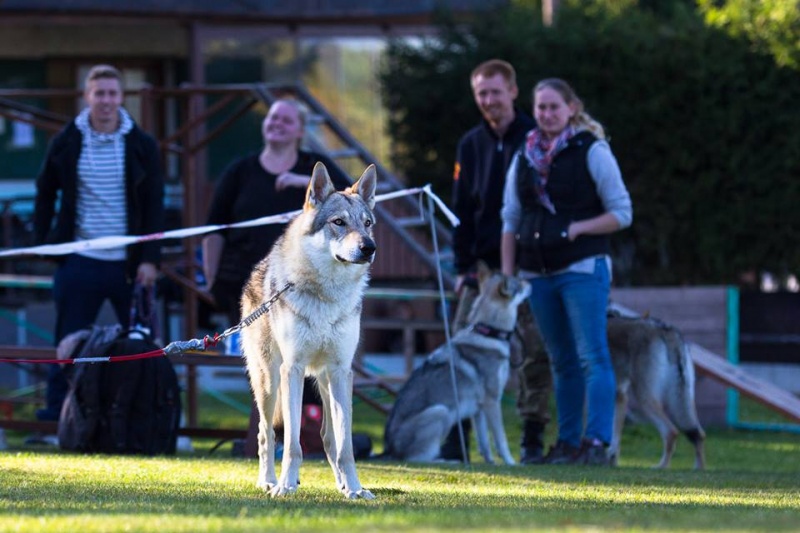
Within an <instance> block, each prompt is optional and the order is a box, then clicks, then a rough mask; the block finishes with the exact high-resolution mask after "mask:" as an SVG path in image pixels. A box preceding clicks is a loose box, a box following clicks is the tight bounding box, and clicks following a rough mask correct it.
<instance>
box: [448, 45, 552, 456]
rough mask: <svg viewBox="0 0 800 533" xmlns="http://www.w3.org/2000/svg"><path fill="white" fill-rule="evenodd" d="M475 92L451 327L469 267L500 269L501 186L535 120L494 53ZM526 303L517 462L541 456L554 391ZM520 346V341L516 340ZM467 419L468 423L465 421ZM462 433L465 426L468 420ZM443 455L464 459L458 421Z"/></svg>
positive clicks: (457, 322)
mask: <svg viewBox="0 0 800 533" xmlns="http://www.w3.org/2000/svg"><path fill="white" fill-rule="evenodd" d="M470 83H471V86H472V94H473V96H474V98H475V103H476V104H477V106H478V109H479V110H480V112H481V115H482V116H483V120H482V121H481V123H480V124H478V125H477V126H475V127H474V128H472V129H471V130H469V131H468V132H467V133H466V134H464V136H463V137H462V138H461V140H460V142H459V143H458V151H457V154H456V162H455V170H454V173H453V179H454V183H453V211H454V213H455V214H456V216H458V218H459V219H460V221H461V223H460V224H459V226H457V227H456V228H455V230H454V232H453V251H454V253H455V268H456V273H457V277H456V284H455V291H456V294H458V295H459V303H458V309H457V311H456V316H455V318H454V320H453V328H454V331H457V330H459V329H461V328H463V327H464V326H465V325H466V319H467V315H468V313H469V309H470V307H472V302H473V301H474V300H475V297H476V296H477V294H478V289H477V282H476V280H475V278H474V271H475V267H476V264H477V262H478V261H484V262H485V263H486V264H487V265H489V267H491V268H493V269H499V268H500V235H501V230H502V224H501V221H500V209H501V208H502V206H503V188H504V186H505V177H506V171H507V170H508V166H509V165H510V163H511V159H512V158H513V156H514V152H516V150H517V148H519V146H520V145H521V144H522V143H523V142H524V140H525V135H526V134H527V133H528V131H530V130H531V129H533V128H534V127H535V126H536V122H535V121H534V120H533V119H532V118H530V117H529V116H528V115H526V114H525V113H523V112H522V111H520V110H518V109H516V108H515V106H514V101H515V100H516V98H517V95H518V93H519V90H518V88H517V79H516V72H515V71H514V67H512V66H511V64H509V63H508V62H506V61H503V60H500V59H491V60H489V61H485V62H483V63H481V64H480V65H478V66H477V67H476V68H475V69H474V70H473V71H472V74H471V76H470ZM535 327H536V326H535V324H534V323H533V318H532V316H531V313H530V309H529V307H528V305H527V303H526V304H525V305H522V306H520V312H519V319H518V321H517V330H518V331H519V332H520V335H521V339H519V340H520V341H521V342H520V344H521V349H522V352H523V353H522V365H521V366H520V369H519V378H520V380H519V381H520V390H519V397H518V401H517V407H518V410H519V413H520V416H521V417H522V419H523V422H524V427H523V436H522V454H521V462H522V463H524V464H533V463H538V462H541V459H542V457H543V453H542V452H543V433H544V428H545V425H546V424H547V422H549V420H550V415H549V412H548V396H549V394H550V390H551V389H552V377H551V374H550V366H549V360H548V358H547V354H546V353H545V352H544V350H543V349H540V350H534V348H533V346H540V343H538V342H536V343H535V342H534V341H533V340H532V339H531V337H532V336H535V330H534V332H532V331H531V329H532V328H535ZM517 349H519V346H517ZM467 422H468V421H467ZM465 427H466V429H467V431H468V430H469V424H468V423H467V424H465ZM442 457H443V458H445V459H463V458H462V454H461V450H460V440H459V438H458V427H455V428H454V429H453V431H451V433H450V435H449V436H448V438H447V439H446V441H445V443H444V444H443V446H442Z"/></svg>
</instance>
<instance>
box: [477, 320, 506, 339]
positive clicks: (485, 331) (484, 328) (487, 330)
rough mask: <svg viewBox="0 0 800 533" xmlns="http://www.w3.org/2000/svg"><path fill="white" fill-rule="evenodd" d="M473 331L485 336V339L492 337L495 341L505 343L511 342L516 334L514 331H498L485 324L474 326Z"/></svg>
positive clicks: (479, 323)
mask: <svg viewBox="0 0 800 533" xmlns="http://www.w3.org/2000/svg"><path fill="white" fill-rule="evenodd" d="M472 331H474V332H475V333H478V334H479V335H483V336H484V337H492V338H493V339H500V340H504V341H507V340H511V335H512V334H513V333H514V332H513V331H506V330H504V329H497V328H495V327H492V326H489V325H488V324H484V323H483V322H478V323H477V324H473V325H472Z"/></svg>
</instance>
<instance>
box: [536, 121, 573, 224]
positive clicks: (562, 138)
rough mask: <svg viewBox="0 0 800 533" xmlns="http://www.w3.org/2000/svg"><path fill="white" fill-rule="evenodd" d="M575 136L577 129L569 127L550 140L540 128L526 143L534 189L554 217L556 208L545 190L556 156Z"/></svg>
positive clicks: (543, 205) (540, 201) (541, 202)
mask: <svg viewBox="0 0 800 533" xmlns="http://www.w3.org/2000/svg"><path fill="white" fill-rule="evenodd" d="M573 135H575V129H574V128H573V127H572V126H567V127H566V128H564V131H562V132H561V134H560V135H559V136H558V137H556V138H555V139H549V140H548V139H545V138H544V136H543V135H542V132H541V131H540V130H539V128H534V129H532V130H531V131H530V132H529V133H528V138H527V140H526V141H525V159H527V160H528V164H529V165H530V166H531V168H533V170H534V172H533V180H534V184H533V188H534V190H535V191H536V196H537V199H538V200H539V203H540V204H542V207H544V208H545V209H547V210H548V211H550V213H551V214H553V215H555V214H556V208H555V206H554V205H553V202H552V201H551V200H550V195H549V194H547V191H546V190H545V187H546V186H547V178H548V177H549V176H550V164H551V163H552V162H553V158H554V157H555V156H556V154H558V153H559V152H560V151H561V150H563V149H564V148H566V146H567V143H568V142H569V140H570V138H571V137H572V136H573Z"/></svg>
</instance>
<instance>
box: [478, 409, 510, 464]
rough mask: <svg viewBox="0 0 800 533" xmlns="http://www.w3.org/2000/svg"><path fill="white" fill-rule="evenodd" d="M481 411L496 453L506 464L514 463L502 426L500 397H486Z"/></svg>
mask: <svg viewBox="0 0 800 533" xmlns="http://www.w3.org/2000/svg"><path fill="white" fill-rule="evenodd" d="M483 412H484V415H485V416H486V422H487V423H488V425H489V431H491V433H492V437H494V447H495V449H496V450H497V455H499V456H500V458H501V459H502V460H503V462H504V463H505V464H507V465H513V464H516V463H515V462H514V457H513V456H512V455H511V450H510V449H509V448H508V438H506V429H505V427H503V410H502V408H501V406H500V399H499V398H497V399H494V400H493V399H490V398H487V402H486V405H485V407H484V410H483Z"/></svg>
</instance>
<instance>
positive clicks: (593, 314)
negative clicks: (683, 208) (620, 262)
mask: <svg viewBox="0 0 800 533" xmlns="http://www.w3.org/2000/svg"><path fill="white" fill-rule="evenodd" d="M533 101H534V105H533V112H534V117H535V118H536V123H537V127H536V128H534V129H533V130H531V131H530V132H528V135H527V138H526V141H525V144H524V145H523V146H522V147H521V148H520V150H519V151H518V152H517V154H516V156H515V158H514V161H513V162H512V163H511V166H510V167H509V171H508V174H507V176H506V185H505V190H504V195H503V209H502V212H501V217H502V221H503V232H502V237H501V257H502V259H501V262H502V270H503V272H504V273H506V274H514V273H515V272H516V271H517V268H518V269H519V274H520V275H522V276H523V277H526V278H527V279H529V281H530V282H531V284H532V288H533V290H532V293H531V297H530V305H531V310H532V311H533V314H534V316H535V318H536V321H537V323H538V325H539V329H540V331H541V333H542V337H543V339H544V343H545V346H546V348H547V351H548V353H549V355H550V361H551V368H552V371H553V380H554V390H555V396H556V405H557V408H558V440H557V441H556V444H555V446H553V447H552V448H551V449H550V452H549V453H548V454H547V456H546V458H545V462H547V463H551V464H563V463H580V464H596V465H609V464H610V458H609V457H608V456H607V454H606V449H607V447H608V444H609V443H610V442H611V434H612V426H613V421H614V398H615V394H616V387H615V380H614V370H613V368H612V366H611V359H610V356H609V351H608V342H607V339H606V305H607V303H608V295H609V288H610V279H611V268H610V256H609V253H610V248H609V238H608V235H609V234H610V233H613V232H615V231H618V230H620V229H622V228H625V227H627V226H629V225H630V224H631V221H632V208H631V200H630V195H629V194H628V191H627V189H626V188H625V184H624V183H623V181H622V176H621V173H620V170H619V166H618V165H617V161H616V159H615V158H614V155H613V154H612V153H611V149H610V147H609V145H608V142H606V140H605V134H604V132H603V128H602V126H601V125H600V124H599V123H598V122H596V121H595V120H594V119H592V118H591V117H590V116H589V115H588V114H587V113H586V112H585V111H584V109H583V103H582V102H581V100H580V98H578V96H577V95H576V94H575V91H573V89H572V88H571V87H570V86H569V84H567V83H566V82H565V81H563V80H560V79H557V78H550V79H545V80H542V81H540V82H539V83H538V84H537V85H536V87H535V88H534V90H533ZM584 406H585V407H586V417H585V424H584Z"/></svg>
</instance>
